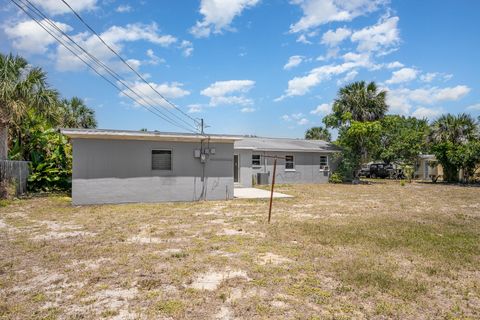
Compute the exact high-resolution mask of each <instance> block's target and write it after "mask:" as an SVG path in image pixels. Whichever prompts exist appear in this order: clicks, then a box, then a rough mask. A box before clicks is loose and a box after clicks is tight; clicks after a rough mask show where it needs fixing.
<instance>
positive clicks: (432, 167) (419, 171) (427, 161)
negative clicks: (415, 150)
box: [413, 154, 443, 180]
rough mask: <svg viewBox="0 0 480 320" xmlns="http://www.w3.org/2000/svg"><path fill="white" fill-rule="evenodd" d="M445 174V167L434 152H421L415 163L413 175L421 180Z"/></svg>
mask: <svg viewBox="0 0 480 320" xmlns="http://www.w3.org/2000/svg"><path fill="white" fill-rule="evenodd" d="M442 175H443V168H442V166H441V165H440V164H438V162H437V158H435V155H433V154H420V155H419V156H418V159H417V162H416V163H415V172H414V174H413V177H414V178H415V179H419V180H432V179H436V178H437V177H438V176H442Z"/></svg>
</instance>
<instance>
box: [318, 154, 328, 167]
mask: <svg viewBox="0 0 480 320" xmlns="http://www.w3.org/2000/svg"><path fill="white" fill-rule="evenodd" d="M320 170H328V157H327V156H320Z"/></svg>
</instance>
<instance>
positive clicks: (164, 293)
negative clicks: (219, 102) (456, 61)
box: [0, 180, 480, 319]
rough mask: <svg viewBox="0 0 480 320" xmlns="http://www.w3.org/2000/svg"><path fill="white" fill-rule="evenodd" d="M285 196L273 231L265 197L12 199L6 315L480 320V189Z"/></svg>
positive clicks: (0, 297) (315, 188)
mask: <svg viewBox="0 0 480 320" xmlns="http://www.w3.org/2000/svg"><path fill="white" fill-rule="evenodd" d="M276 191H278V192H284V193H287V194H291V195H294V196H295V197H294V198H291V199H279V200H276V201H275V202H274V207H273V215H272V224H270V225H268V224H266V223H265V220H266V214H267V210H268V202H267V201H264V200H234V201H227V202H222V201H213V202H197V203H164V204H127V205H106V206H85V207H74V206H72V205H71V204H70V198H68V197H65V196H62V195H55V196H50V197H34V198H31V199H24V200H15V201H11V202H2V203H1V204H0V252H1V254H2V259H1V261H0V319H23V318H29V319H30V318H33V319H81V318H90V319H91V318H99V319H100V318H151V319H156V318H159V317H160V318H162V317H167V318H174V319H205V318H216V317H217V318H220V319H222V318H224V319H227V318H235V317H241V318H244V319H275V318H276V319H278V318H288V319H359V318H372V319H375V318H377V319H386V318H388V319H390V318H393V319H417V318H423V319H477V318H480V303H479V301H480V267H479V266H480V197H479V191H480V189H479V188H465V187H459V186H454V185H441V184H437V185H434V184H420V183H400V182H384V181H380V180H377V181H374V182H373V183H372V184H370V185H355V186H354V185H342V184H335V185H295V186H294V185H279V186H278V187H277V188H276ZM225 230H227V231H225ZM232 230H233V231H235V232H232ZM265 256H267V257H269V258H268V259H265V258H262V257H265ZM232 274H234V276H232ZM198 283H201V284H202V285H204V286H210V285H212V287H211V290H202V289H201V285H200V287H199V285H198Z"/></svg>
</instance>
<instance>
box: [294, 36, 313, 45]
mask: <svg viewBox="0 0 480 320" xmlns="http://www.w3.org/2000/svg"><path fill="white" fill-rule="evenodd" d="M297 42H300V43H303V44H312V42H311V41H310V40H308V38H307V36H306V35H304V34H301V35H299V36H298V38H297Z"/></svg>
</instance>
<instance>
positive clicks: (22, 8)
mask: <svg viewBox="0 0 480 320" xmlns="http://www.w3.org/2000/svg"><path fill="white" fill-rule="evenodd" d="M10 1H11V2H12V3H14V4H15V5H16V6H17V7H18V8H19V9H21V10H22V11H23V12H24V13H25V14H26V15H28V16H29V17H30V18H31V19H32V20H33V21H35V22H36V23H37V24H38V25H39V26H40V27H41V28H42V29H43V30H45V31H46V32H47V33H48V34H49V35H50V36H52V37H53V38H54V39H55V40H56V41H57V42H59V43H60V44H61V45H62V46H64V47H65V48H66V49H67V50H68V51H70V53H72V54H73V55H74V56H76V57H77V58H78V59H79V60H81V61H82V62H83V63H84V64H85V65H87V66H88V67H89V68H90V69H92V70H93V71H94V72H95V73H96V74H97V75H99V76H100V77H102V78H103V79H104V80H105V81H107V82H108V83H109V84H111V85H112V86H113V87H114V88H116V89H117V90H118V91H120V92H121V93H123V94H124V95H125V96H127V97H128V98H130V99H131V100H133V101H134V102H136V103H138V104H139V105H140V106H142V107H144V108H145V109H147V110H148V111H149V112H151V113H153V114H154V115H156V116H158V117H160V118H161V119H163V120H165V121H167V122H169V123H170V124H172V125H174V126H177V127H180V128H182V129H184V130H187V131H190V132H192V133H196V132H195V131H192V130H191V129H188V128H185V127H184V126H181V125H179V124H178V123H175V122H173V121H171V120H170V119H168V118H165V116H164V115H162V114H159V113H158V110H156V109H155V108H154V110H155V111H154V110H152V109H150V108H149V107H147V106H146V105H145V104H144V103H142V102H139V101H138V100H137V99H135V98H134V97H132V96H131V95H130V94H128V93H126V92H124V90H122V89H121V88H120V87H118V86H117V85H116V84H115V83H114V82H113V81H112V80H110V79H108V78H107V77H105V76H104V75H103V74H101V73H100V72H99V71H98V70H97V69H96V68H95V67H94V66H92V65H91V64H90V63H89V62H87V61H85V59H83V58H82V57H81V56H80V55H79V54H78V53H76V52H75V51H74V50H73V49H72V48H70V47H69V45H68V44H66V43H65V42H64V41H63V40H62V39H60V38H58V37H57V36H56V35H55V34H54V33H53V32H52V31H51V29H49V28H48V27H47V26H45V25H43V24H42V23H41V22H40V21H39V20H37V18H36V17H34V16H33V15H32V14H31V13H30V12H29V11H28V10H27V9H25V8H24V7H23V6H21V5H20V4H19V3H17V1H16V0H10ZM22 4H24V5H25V3H23V2H22ZM47 20H49V19H47ZM156 111H157V112H156Z"/></svg>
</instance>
